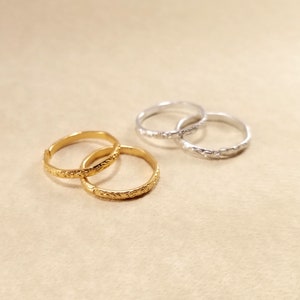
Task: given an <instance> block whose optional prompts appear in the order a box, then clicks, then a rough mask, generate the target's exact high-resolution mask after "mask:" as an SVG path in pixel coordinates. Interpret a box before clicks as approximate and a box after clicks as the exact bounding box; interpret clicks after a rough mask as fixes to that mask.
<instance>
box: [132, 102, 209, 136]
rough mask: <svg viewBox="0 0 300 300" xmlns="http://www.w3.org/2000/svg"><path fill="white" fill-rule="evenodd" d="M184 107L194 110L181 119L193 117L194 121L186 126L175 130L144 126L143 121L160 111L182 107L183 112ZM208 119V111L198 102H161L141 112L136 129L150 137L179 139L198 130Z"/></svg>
mask: <svg viewBox="0 0 300 300" xmlns="http://www.w3.org/2000/svg"><path fill="white" fill-rule="evenodd" d="M183 108H184V109H186V108H187V109H190V110H192V111H194V113H193V114H190V115H189V116H188V117H186V118H183V119H182V120H181V121H183V122H184V121H185V120H187V119H189V120H190V119H191V118H193V120H194V121H193V123H192V122H189V124H187V125H186V126H184V128H177V129H175V130H170V131H158V130H151V129H147V128H145V127H143V126H142V124H143V122H144V121H145V120H146V119H148V118H150V117H152V116H154V115H157V114H160V113H163V112H166V111H170V110H171V111H173V109H180V110H179V111H180V112H182V111H183ZM205 121H206V113H205V111H204V109H203V108H202V107H201V106H200V105H197V104H193V103H189V102H183V101H179V102H161V103H159V104H158V105H156V106H152V107H150V108H147V109H146V110H144V111H142V112H141V113H139V114H138V115H137V117H136V130H137V132H138V133H139V134H140V135H144V136H148V137H154V138H158V139H178V138H180V137H181V136H183V135H184V134H185V135H186V134H190V133H192V132H194V131H196V130H197V129H198V128H199V127H200V126H201V125H202V124H204V123H205Z"/></svg>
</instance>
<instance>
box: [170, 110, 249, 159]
mask: <svg viewBox="0 0 300 300" xmlns="http://www.w3.org/2000/svg"><path fill="white" fill-rule="evenodd" d="M195 121H197V119H196V118H194V117H191V118H189V119H183V120H180V121H179V122H178V124H177V126H176V129H177V130H181V129H184V128H185V127H186V126H190V124H193V123H194V122H195ZM207 121H209V122H223V123H227V124H229V125H231V126H233V127H235V128H237V129H238V130H240V131H241V132H242V133H243V136H244V139H243V140H242V141H241V142H240V143H238V144H237V145H234V146H231V147H223V148H220V149H217V150H212V149H207V148H204V147H200V146H196V145H193V144H191V143H190V142H188V141H187V140H185V138H184V135H183V136H181V137H180V138H179V139H177V140H176V142H178V143H179V144H180V145H181V147H182V148H183V149H184V150H186V151H188V152H189V153H191V154H192V155H194V156H200V157H205V158H210V159H221V158H229V157H232V156H235V155H237V154H239V153H240V152H242V151H243V150H245V149H246V148H247V147H248V145H249V143H250V139H251V132H250V128H249V127H248V126H247V125H246V124H244V123H243V122H242V121H240V120H239V119H237V118H235V117H233V116H231V115H228V114H226V113H220V112H218V113H207Z"/></svg>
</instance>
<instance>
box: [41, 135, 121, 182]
mask: <svg viewBox="0 0 300 300" xmlns="http://www.w3.org/2000/svg"><path fill="white" fill-rule="evenodd" d="M81 139H102V140H106V141H109V142H111V143H112V144H113V146H112V147H110V148H109V149H110V151H109V152H108V153H107V155H108V157H107V158H106V159H105V160H104V161H102V162H100V163H99V164H97V165H95V166H93V167H89V168H80V169H59V168H57V167H54V166H53V165H51V164H50V159H51V158H52V157H53V155H54V154H55V153H56V152H57V151H58V150H60V149H61V148H64V147H66V146H68V145H70V144H74V143H75V142H76V141H78V140H81ZM105 149H106V148H105ZM119 155H120V143H119V142H118V140H117V139H116V138H115V137H113V136H112V135H111V134H109V133H107V132H104V131H80V132H75V133H72V134H71V135H68V136H66V137H63V138H61V139H60V140H58V141H56V142H55V143H53V144H52V145H51V146H50V147H49V148H48V149H47V150H45V152H44V168H45V170H46V171H47V172H48V173H50V174H51V175H53V176H56V177H61V178H83V177H88V176H92V175H95V174H96V173H98V172H100V171H101V170H104V169H105V168H107V167H109V166H110V165H111V164H112V163H113V162H114V161H115V160H116V159H117V158H118V157H119Z"/></svg>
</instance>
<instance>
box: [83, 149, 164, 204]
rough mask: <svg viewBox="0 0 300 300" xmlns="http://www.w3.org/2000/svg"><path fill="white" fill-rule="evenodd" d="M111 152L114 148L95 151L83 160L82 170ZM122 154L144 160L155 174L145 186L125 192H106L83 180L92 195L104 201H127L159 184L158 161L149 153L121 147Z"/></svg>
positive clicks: (85, 187)
mask: <svg viewBox="0 0 300 300" xmlns="http://www.w3.org/2000/svg"><path fill="white" fill-rule="evenodd" d="M111 151H112V147H107V148H103V149H100V150H97V151H94V152H93V153H91V154H90V155H89V156H87V157H86V158H85V159H84V160H83V162H82V163H81V167H82V168H86V167H88V166H89V165H91V164H92V163H93V162H94V161H95V160H96V159H98V158H101V157H103V156H106V155H107V154H108V153H110V152H111ZM120 154H129V155H132V156H136V157H139V158H142V159H144V160H145V161H146V162H147V163H148V164H149V165H150V166H151V168H152V169H153V174H152V176H151V177H150V179H149V180H148V181H147V182H146V183H144V184H143V185H141V186H138V187H136V188H132V189H128V190H123V191H122V190H120V191H111V190H105V189H101V188H99V187H96V186H95V185H93V184H92V183H91V182H89V180H88V179H87V178H81V183H82V185H83V187H84V189H85V190H86V191H87V192H89V193H92V194H94V195H96V196H98V197H100V198H103V199H109V200H126V199H132V198H136V197H139V196H142V195H144V194H146V193H148V192H149V191H150V190H151V189H152V188H153V187H154V186H155V185H156V184H157V182H158V180H159V175H160V171H159V167H158V164H157V161H156V160H155V159H154V157H153V156H152V155H151V154H150V153H149V152H147V151H145V150H143V149H140V148H136V147H130V146H124V145H121V148H120Z"/></svg>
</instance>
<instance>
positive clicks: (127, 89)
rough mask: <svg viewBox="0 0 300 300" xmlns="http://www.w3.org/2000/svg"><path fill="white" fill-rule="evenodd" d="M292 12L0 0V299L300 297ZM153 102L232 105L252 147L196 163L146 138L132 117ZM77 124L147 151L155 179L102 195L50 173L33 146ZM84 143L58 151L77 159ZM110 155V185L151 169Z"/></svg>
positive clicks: (298, 24) (264, 6) (266, 4)
mask: <svg viewBox="0 0 300 300" xmlns="http://www.w3.org/2000/svg"><path fill="white" fill-rule="evenodd" d="M299 14H300V5H299V1H271V0H270V1H266V0H263V1H262V0H259V1H177V0H172V1H162V0H161V1H158V0H151V1H121V0H119V1H90V0H88V1H56V0H55V1H32V0H31V1H14V0H12V1H5V0H1V1H0V43H1V44H0V85H1V88H0V96H1V100H0V101H1V102H0V103H1V123H0V126H1V127H0V128H1V142H0V143H1V144H0V146H1V150H0V151H1V174H0V180H1V189H0V197H1V209H0V238H1V243H0V261H1V268H0V298H1V299H109V300H115V299H300V200H299V192H300V188H299V179H300V172H299V167H300V166H299V146H300V144H299V137H300V135H299V128H300V127H299V126H300V122H299V109H300V18H299ZM164 100H186V101H194V102H198V103H199V104H202V105H203V106H204V107H205V108H206V109H207V110H208V111H226V112H228V113H231V114H233V115H236V116H238V117H239V118H241V119H242V120H244V121H246V122H247V123H248V124H249V125H250V126H251V128H252V132H253V140H252V144H251V147H250V148H249V149H248V150H247V151H246V152H245V153H243V154H242V155H240V156H238V157H236V158H233V159H230V160H226V161H206V160H203V159H202V160H201V159H196V158H194V157H191V156H188V155H186V154H185V153H183V152H182V151H181V150H179V149H178V150H174V149H173V150H169V151H168V150H167V149H163V148H160V147H157V146H154V145H149V144H148V143H146V142H145V141H143V140H141V139H140V138H139V137H138V136H137V135H136V134H135V131H134V119H135V116H136V114H137V113H138V112H139V111H141V110H142V109H144V108H146V107H148V106H151V105H153V104H155V103H158V102H160V101H164ZM212 128H213V127H212ZM215 129H216V130H217V131H218V130H219V133H220V134H222V136H221V138H223V139H224V141H225V142H226V130H225V129H224V130H223V129H222V128H215ZM78 130H106V131H109V132H111V133H112V134H113V135H115V136H116V137H118V138H119V139H120V141H121V142H122V143H124V144H131V145H137V146H141V147H144V148H146V149H147V150H149V151H150V152H151V153H152V154H153V155H154V156H155V157H156V158H157V160H158V161H159V164H160V166H161V180H160V182H159V185H158V186H157V188H156V189H155V190H153V191H152V192H151V193H150V194H148V195H147V196H146V197H144V198H142V199H139V200H136V201H130V202H122V203H112V202H105V201H101V200H97V199H96V198H94V197H92V196H90V195H88V194H87V193H85V192H84V191H83V190H82V189H81V188H80V187H79V185H78V182H77V181H76V182H75V183H74V182H72V183H70V182H67V183H65V184H62V183H58V182H57V181H54V180H51V178H49V177H48V176H46V175H45V173H44V172H43V169H42V162H41V158H42V153H43V150H44V149H45V148H47V147H48V146H49V145H50V144H51V143H52V142H53V141H55V140H56V139H58V138H60V137H62V136H64V135H66V134H69V133H71V132H74V131H78ZM216 134H217V133H216ZM228 134H229V133H228ZM229 135H230V138H233V136H231V134H229ZM93 147H95V145H94V144H87V145H86V144H80V145H76V147H75V146H74V147H72V148H73V149H71V148H70V149H66V151H62V153H61V154H60V155H61V156H58V157H57V159H58V160H59V159H60V160H61V161H62V160H64V158H65V159H66V160H68V159H69V163H73V164H74V161H73V158H75V156H76V159H77V160H75V161H76V166H77V164H79V162H80V160H81V158H82V157H83V153H82V152H83V151H87V153H88V151H90V150H91V148H93ZM75 148H76V149H75ZM93 149H94V148H93ZM71 150H72V151H71ZM73 150H74V151H73ZM71 153H72V154H71ZM87 153H85V154H87ZM58 160H57V161H58ZM65 163H66V161H65ZM118 168H119V169H118ZM118 168H117V169H115V171H114V173H115V176H114V177H113V179H112V180H111V182H109V181H107V182H105V184H107V186H108V185H109V184H111V185H115V186H121V185H122V186H123V185H124V186H128V184H135V183H138V181H143V180H144V178H143V176H148V175H147V174H148V173H149V172H148V171H149V170H147V169H146V167H145V166H144V165H143V164H142V163H141V162H140V161H138V160H137V159H134V158H131V159H130V158H126V157H122V161H121V163H119V166H118ZM147 172H148V173H147ZM139 174H141V175H139ZM103 176H104V175H103Z"/></svg>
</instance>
